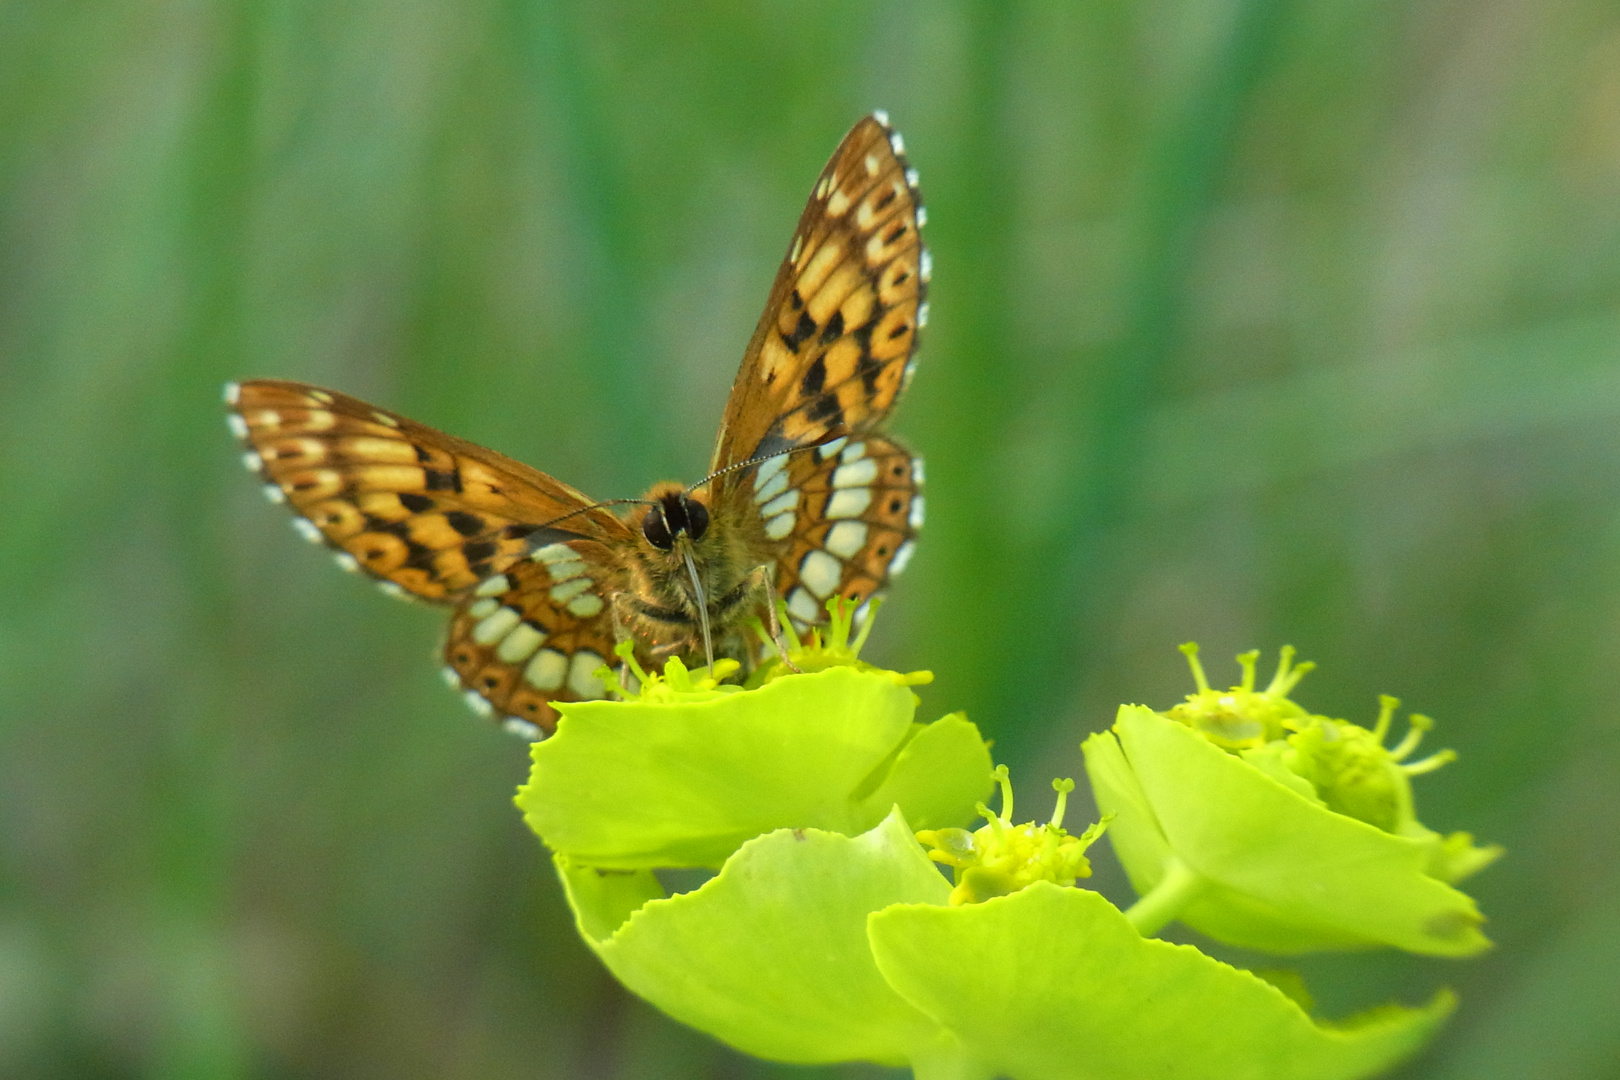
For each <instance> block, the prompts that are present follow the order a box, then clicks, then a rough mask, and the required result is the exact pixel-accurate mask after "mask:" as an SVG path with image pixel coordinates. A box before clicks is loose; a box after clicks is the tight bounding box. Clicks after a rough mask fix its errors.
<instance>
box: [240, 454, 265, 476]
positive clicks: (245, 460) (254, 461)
mask: <svg viewBox="0 0 1620 1080" xmlns="http://www.w3.org/2000/svg"><path fill="white" fill-rule="evenodd" d="M242 468H244V469H246V470H247V471H248V472H253V473H256V472H258V471H259V470H260V469H262V468H264V459H263V458H261V457H260V456H259V455H258V454H256V453H254V452H253V451H252V450H244V451H243V452H242Z"/></svg>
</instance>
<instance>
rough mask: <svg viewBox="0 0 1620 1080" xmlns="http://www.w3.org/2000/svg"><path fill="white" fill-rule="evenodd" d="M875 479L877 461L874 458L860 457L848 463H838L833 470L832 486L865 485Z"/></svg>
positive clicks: (852, 486)
mask: <svg viewBox="0 0 1620 1080" xmlns="http://www.w3.org/2000/svg"><path fill="white" fill-rule="evenodd" d="M876 479H877V461H876V459H874V458H862V459H861V460H859V461H856V462H852V463H850V464H848V465H840V466H838V468H836V469H834V470H833V475H832V486H833V487H835V488H854V487H866V486H867V485H868V484H870V483H871V482H872V481H873V480H876Z"/></svg>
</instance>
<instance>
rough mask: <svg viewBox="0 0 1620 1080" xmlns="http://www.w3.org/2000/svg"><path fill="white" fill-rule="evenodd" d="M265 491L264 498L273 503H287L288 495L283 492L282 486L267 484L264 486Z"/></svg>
mask: <svg viewBox="0 0 1620 1080" xmlns="http://www.w3.org/2000/svg"><path fill="white" fill-rule="evenodd" d="M263 490H264V497H265V498H266V499H269V500H270V501H271V502H273V503H284V502H286V501H287V493H286V492H285V491H282V490H281V485H280V484H266V485H264V488H263Z"/></svg>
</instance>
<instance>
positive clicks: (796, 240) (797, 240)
mask: <svg viewBox="0 0 1620 1080" xmlns="http://www.w3.org/2000/svg"><path fill="white" fill-rule="evenodd" d="M803 250H804V237H803V236H802V235H800V234H798V233H794V234H793V250H792V251H789V252H788V262H790V263H796V262H798V261H799V252H801V251H803Z"/></svg>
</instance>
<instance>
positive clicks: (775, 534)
mask: <svg viewBox="0 0 1620 1080" xmlns="http://www.w3.org/2000/svg"><path fill="white" fill-rule="evenodd" d="M796 520H797V519H796V518H795V516H794V514H793V512H792V511H791V510H790V511H788V512H787V513H785V514H777V515H776V516H775V517H773V518H771V519H770V520H769V521H767V522H766V523H765V535H766V536H768V537H770V538H771V539H772V540H782V539H785V538H786V537H787V536H788V534H789V533H791V532H792V531H793V526H794V523H795V521H796Z"/></svg>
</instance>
